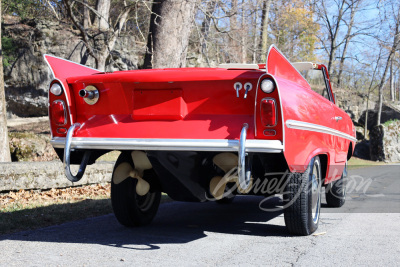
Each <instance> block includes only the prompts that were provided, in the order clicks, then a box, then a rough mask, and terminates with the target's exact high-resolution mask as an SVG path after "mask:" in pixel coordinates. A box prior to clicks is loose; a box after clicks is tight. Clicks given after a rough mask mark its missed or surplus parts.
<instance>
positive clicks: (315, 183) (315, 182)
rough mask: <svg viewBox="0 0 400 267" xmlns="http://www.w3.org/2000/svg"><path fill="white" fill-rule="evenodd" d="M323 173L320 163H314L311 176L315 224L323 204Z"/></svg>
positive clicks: (312, 208) (312, 211)
mask: <svg viewBox="0 0 400 267" xmlns="http://www.w3.org/2000/svg"><path fill="white" fill-rule="evenodd" d="M320 192H321V172H320V166H319V162H318V161H316V162H314V166H313V169H312V174H311V213H312V219H313V222H314V223H317V222H318V220H319V209H320V206H321V205H320V203H321V194H320Z"/></svg>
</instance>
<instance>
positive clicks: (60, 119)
mask: <svg viewBox="0 0 400 267" xmlns="http://www.w3.org/2000/svg"><path fill="white" fill-rule="evenodd" d="M66 113H67V112H66V109H65V103H64V101H61V100H56V101H53V103H51V107H50V115H51V118H50V119H51V121H52V122H54V123H55V124H56V125H65V124H67V114H66Z"/></svg>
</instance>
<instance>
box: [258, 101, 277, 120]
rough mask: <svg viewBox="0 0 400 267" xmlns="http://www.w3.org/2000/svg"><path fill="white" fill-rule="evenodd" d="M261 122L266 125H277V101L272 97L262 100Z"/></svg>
mask: <svg viewBox="0 0 400 267" xmlns="http://www.w3.org/2000/svg"><path fill="white" fill-rule="evenodd" d="M261 123H262V124H263V125H264V126H275V125H276V102H275V100H274V99H272V98H264V99H263V100H261Z"/></svg>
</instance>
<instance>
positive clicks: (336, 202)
mask: <svg viewBox="0 0 400 267" xmlns="http://www.w3.org/2000/svg"><path fill="white" fill-rule="evenodd" d="M346 178H347V161H346V165H345V167H344V170H343V173H342V176H341V177H340V179H339V180H336V181H334V182H332V183H330V184H328V186H327V187H326V188H325V191H326V192H325V198H326V203H327V204H328V206H329V207H332V208H340V207H341V206H343V205H344V203H345V202H346Z"/></svg>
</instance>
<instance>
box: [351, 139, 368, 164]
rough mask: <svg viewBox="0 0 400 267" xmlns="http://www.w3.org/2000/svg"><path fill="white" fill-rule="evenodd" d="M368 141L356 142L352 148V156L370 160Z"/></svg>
mask: <svg viewBox="0 0 400 267" xmlns="http://www.w3.org/2000/svg"><path fill="white" fill-rule="evenodd" d="M369 146H370V145H369V141H368V140H363V141H361V142H358V143H357V144H356V146H355V148H354V154H353V155H354V156H355V157H357V158H360V159H365V160H370V159H371V157H370V151H369V150H370V149H369Z"/></svg>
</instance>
